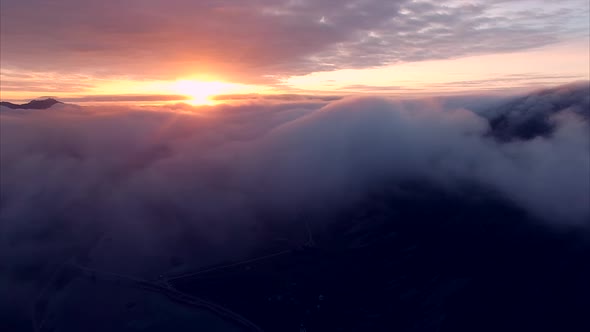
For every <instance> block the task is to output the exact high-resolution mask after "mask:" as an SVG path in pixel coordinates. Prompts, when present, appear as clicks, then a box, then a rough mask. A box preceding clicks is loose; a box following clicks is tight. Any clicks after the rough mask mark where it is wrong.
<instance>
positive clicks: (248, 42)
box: [0, 0, 590, 104]
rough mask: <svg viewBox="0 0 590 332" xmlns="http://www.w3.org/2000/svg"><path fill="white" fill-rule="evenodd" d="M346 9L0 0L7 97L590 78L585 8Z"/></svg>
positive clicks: (375, 2) (417, 88) (402, 3)
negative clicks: (31, 3) (32, 5)
mask: <svg viewBox="0 0 590 332" xmlns="http://www.w3.org/2000/svg"><path fill="white" fill-rule="evenodd" d="M341 5H342V6H341V7H340V6H339V7H338V8H335V7H333V5H332V2H331V1H330V0H317V1H306V0H301V1H295V2H294V1H287V0H264V1H260V2H256V3H253V4H250V5H249V6H246V5H245V4H240V3H237V2H235V3H234V2H217V3H215V2H214V3H209V2H203V3H201V2H195V3H191V2H187V1H184V0H171V1H166V2H164V1H156V0H149V1H138V0H130V1H128V2H125V3H121V4H117V5H112V6H111V5H109V6H103V5H100V4H99V3H96V2H91V1H87V0H82V1H78V0H77V1H74V0H60V1H56V2H42V3H38V4H37V6H36V10H34V11H31V10H30V8H29V7H27V6H28V5H27V4H26V3H25V2H21V1H17V0H4V1H3V2H2V11H1V14H0V15H2V19H1V20H0V24H1V29H0V33H1V37H2V39H1V42H2V47H0V53H1V57H0V60H1V62H0V91H1V99H2V100H17V101H18V100H26V99H31V98H38V97H41V96H54V97H57V98H61V99H65V100H72V101H77V102H93V101H104V100H109V101H117V100H126V101H130V100H133V99H137V101H151V102H158V101H163V102H169V101H174V100H179V99H182V100H184V99H186V100H185V101H187V102H189V103H193V104H206V103H212V102H213V101H211V96H214V95H219V94H251V93H259V94H267V93H304V94H330V95H332V94H333V95H347V94H359V93H366V94H387V95H399V94H447V93H464V92H474V91H477V92H480V91H498V90H506V89H523V88H525V89H526V88H534V87H540V86H551V85H557V84H562V83H567V82H572V81H578V80H588V79H590V67H589V66H590V65H589V63H590V54H589V52H590V51H589V48H590V42H589V37H588V36H589V35H590V31H588V29H589V28H588V19H589V18H590V17H589V14H588V11H589V9H588V8H589V4H588V2H587V1H586V0H565V1H561V2H555V3H548V2H545V1H540V0H517V1H511V2H504V1H478V0H474V1H472V2H464V1H456V0H449V1H440V2H434V1H427V0H424V1H418V2H416V1H410V0H392V1H386V0H368V1H366V2H364V3H359V2H356V1H353V0H345V1H343V2H342V3H341ZM96 96H101V97H100V98H98V97H96ZM158 99H160V100H158Z"/></svg>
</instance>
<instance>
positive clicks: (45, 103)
mask: <svg viewBox="0 0 590 332" xmlns="http://www.w3.org/2000/svg"><path fill="white" fill-rule="evenodd" d="M61 103H62V102H61V101H58V100H55V99H53V98H48V99H43V100H31V101H30V102H28V103H26V104H13V103H10V102H6V101H3V102H0V106H5V107H8V108H10V109H13V110H16V109H30V110H45V109H48V108H50V107H51V106H53V105H55V104H61Z"/></svg>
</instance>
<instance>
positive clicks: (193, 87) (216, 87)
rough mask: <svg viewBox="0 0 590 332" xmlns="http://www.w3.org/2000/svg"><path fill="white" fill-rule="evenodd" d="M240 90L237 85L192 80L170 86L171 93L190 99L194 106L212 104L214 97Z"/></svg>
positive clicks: (189, 101)
mask: <svg viewBox="0 0 590 332" xmlns="http://www.w3.org/2000/svg"><path fill="white" fill-rule="evenodd" d="M238 89H239V87H238V86H237V85H235V84H230V83H222V82H200V81H191V80H182V81H176V82H174V83H172V84H171V85H170V90H171V92H173V93H175V94H179V95H183V96H187V97H189V98H190V100H187V102H188V103H190V104H193V105H204V104H212V103H213V101H212V100H211V97H212V96H215V95H219V94H229V93H235V92H236V90H238Z"/></svg>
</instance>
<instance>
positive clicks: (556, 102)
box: [482, 82, 590, 141]
mask: <svg viewBox="0 0 590 332" xmlns="http://www.w3.org/2000/svg"><path fill="white" fill-rule="evenodd" d="M566 110H567V111H570V112H572V113H575V114H577V115H578V116H580V118H582V119H585V120H586V121H589V120H590V82H579V83H574V84H567V85H563V86H559V87H556V88H551V89H545V90H541V91H537V92H534V93H531V94H528V95H525V96H521V97H517V98H514V99H513V100H510V101H508V102H506V103H504V104H502V105H499V106H495V107H492V108H491V109H488V110H486V111H484V112H483V113H482V115H483V116H484V117H486V118H487V119H488V121H489V122H490V127H491V130H492V132H491V134H492V136H494V137H496V138H498V139H500V140H503V141H510V140H513V139H524V140H527V139H532V138H535V137H537V136H547V135H550V134H551V133H552V132H553V130H554V127H555V123H554V122H553V121H552V119H551V118H552V116H553V115H555V114H557V113H561V112H564V111H566Z"/></svg>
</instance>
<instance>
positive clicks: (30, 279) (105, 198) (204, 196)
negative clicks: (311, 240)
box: [0, 83, 590, 303]
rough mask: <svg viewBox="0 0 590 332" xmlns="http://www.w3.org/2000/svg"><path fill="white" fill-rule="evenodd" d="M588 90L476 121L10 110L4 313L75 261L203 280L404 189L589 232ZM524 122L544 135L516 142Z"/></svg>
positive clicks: (315, 105)
mask: <svg viewBox="0 0 590 332" xmlns="http://www.w3.org/2000/svg"><path fill="white" fill-rule="evenodd" d="M587 90H588V88H587V84H585V83H584V84H581V85H574V86H567V87H563V88H560V89H556V90H551V91H549V92H547V91H546V92H543V93H539V94H532V95H530V96H527V97H523V99H514V100H511V103H503V104H502V105H496V106H493V105H492V104H490V105H474V104H475V103H474V102H473V98H469V106H465V107H460V106H456V105H457V104H460V103H459V102H457V100H454V101H453V103H452V104H453V106H452V107H451V106H448V105H450V104H451V103H449V104H445V103H444V102H441V100H432V99H424V100H418V101H416V100H414V101H397V100H393V99H388V98H378V97H362V98H361V97H355V98H344V99H342V100H337V101H326V102H324V101H319V102H316V101H312V102H305V103H301V102H288V101H285V102H282V103H279V104H277V103H267V102H264V101H255V102H251V103H248V102H242V103H240V104H239V105H233V106H232V105H218V106H203V107H192V106H188V105H169V106H159V107H128V106H121V107H116V106H108V107H101V106H92V107H79V106H75V105H67V104H62V105H55V106H54V107H52V108H50V109H47V110H9V109H7V108H3V109H2V110H1V112H0V119H1V122H0V176H1V184H0V194H1V196H0V271H3V272H2V273H0V285H2V286H0V298H2V299H5V301H7V302H6V303H8V302H10V301H15V303H16V302H20V303H29V302H30V298H31V297H34V294H35V292H36V291H38V288H39V287H40V286H39V283H40V279H41V276H44V275H47V274H50V271H51V269H52V268H54V267H55V266H56V265H58V264H60V263H63V262H64V261H66V260H68V259H71V258H73V257H76V258H79V256H84V257H85V258H86V259H89V260H92V265H93V266H95V267H97V268H106V269H109V270H113V271H119V272H122V273H123V272H124V273H131V274H146V275H156V274H157V273H161V272H163V271H162V269H163V268H162V267H163V266H166V264H168V262H169V259H170V256H174V255H184V256H185V257H186V256H188V257H190V258H189V259H191V260H193V261H192V262H189V263H190V264H192V265H204V264H210V263H215V262H216V261H218V260H219V259H221V258H226V257H238V256H240V255H246V254H247V253H248V252H249V250H251V249H252V248H256V247H264V246H265V245H266V244H268V243H270V242H272V241H273V239H275V238H278V237H284V236H285V234H282V233H281V232H285V230H288V229H291V228H300V227H302V226H301V225H297V223H298V222H301V219H302V218H300V217H298V216H301V215H311V214H317V215H330V214H331V213H332V212H333V211H341V210H342V209H345V208H347V207H349V206H352V205H354V204H357V203H359V202H362V201H363V200H365V199H366V196H367V195H368V194H369V193H371V192H375V191H379V190H380V189H381V188H382V187H386V188H389V189H392V188H393V189H394V188H395V187H396V186H402V185H403V186H407V183H416V182H418V183H427V184H428V185H429V186H433V187H436V188H438V189H440V190H443V191H449V192H455V193H457V192H460V191H461V190H463V188H465V187H466V186H471V187H477V188H480V190H483V191H485V192H489V193H490V194H492V195H494V197H499V198H500V199H502V200H505V201H506V202H507V203H508V204H512V205H513V206H514V207H515V208H517V209H520V210H522V211H523V212H524V213H525V214H527V215H529V216H530V217H531V218H532V219H534V220H538V223H539V227H557V228H571V227H575V228H580V229H583V228H587V227H588V226H590V171H589V170H590V153H589V151H590V125H589V122H588V112H589V111H588V91H587ZM580 91H582V92H581V93H580ZM486 100H488V99H486ZM443 101H444V100H443ZM486 103H489V101H486ZM507 105H508V106H507ZM510 105H512V106H510ZM523 105H524V106H523ZM474 109H478V111H477V112H475V111H474ZM481 109H483V110H481ZM514 110H516V111H514ZM513 111H514V112H513ZM523 114H525V115H526V119H525V120H523V116H524V115H523ZM500 118H501V119H500ZM494 120H495V122H494ZM527 121H537V122H535V123H537V124H538V123H542V124H543V125H544V126H541V127H540V129H539V128H537V127H538V126H537V127H530V126H529V127H526V128H524V129H522V130H526V131H527V132H526V135H520V134H519V130H521V129H519V128H520V127H519V126H522V124H523V123H524V122H527ZM539 121H540V122H539ZM513 123H514V124H515V126H514V127H511V126H512V124H513ZM535 128H537V129H538V130H536V129H535ZM498 131H501V135H497V134H496V133H497V132H498ZM424 208H425V209H427V208H428V207H424ZM309 220H310V222H313V223H314V224H313V225H311V227H312V228H322V227H324V226H326V225H321V223H336V222H338V221H337V220H335V219H333V218H310V219H309ZM474 222H476V221H474ZM318 223H320V224H318ZM2 302H4V301H2Z"/></svg>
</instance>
